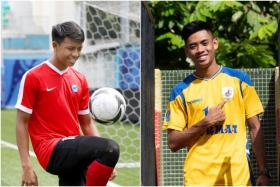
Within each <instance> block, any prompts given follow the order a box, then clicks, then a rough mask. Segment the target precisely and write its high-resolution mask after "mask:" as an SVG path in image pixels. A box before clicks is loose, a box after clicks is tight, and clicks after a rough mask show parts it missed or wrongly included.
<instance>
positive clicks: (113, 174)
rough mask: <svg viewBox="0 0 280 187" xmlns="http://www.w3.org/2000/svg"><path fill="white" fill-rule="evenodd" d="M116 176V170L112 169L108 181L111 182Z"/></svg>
mask: <svg viewBox="0 0 280 187" xmlns="http://www.w3.org/2000/svg"><path fill="white" fill-rule="evenodd" d="M116 176H117V170H116V169H115V168H114V170H113V172H112V174H111V176H110V178H109V180H110V181H111V180H113V179H114V178H115V177H116Z"/></svg>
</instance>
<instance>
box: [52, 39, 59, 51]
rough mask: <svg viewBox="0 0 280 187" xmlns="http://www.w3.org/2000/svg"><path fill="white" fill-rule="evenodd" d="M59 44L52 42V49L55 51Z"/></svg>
mask: <svg viewBox="0 0 280 187" xmlns="http://www.w3.org/2000/svg"><path fill="white" fill-rule="evenodd" d="M58 45H59V44H58V43H57V42H56V41H52V47H53V49H54V50H55V49H56V48H57V46H58Z"/></svg>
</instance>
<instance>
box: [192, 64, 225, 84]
mask: <svg viewBox="0 0 280 187" xmlns="http://www.w3.org/2000/svg"><path fill="white" fill-rule="evenodd" d="M222 69H223V66H222V65H221V67H220V68H219V70H218V71H217V72H216V73H214V75H212V77H210V78H208V79H207V78H202V77H199V76H197V75H195V74H194V73H193V74H192V75H193V76H194V77H195V78H197V79H201V80H205V81H208V80H210V79H214V78H215V77H216V76H217V75H218V74H219V73H220V72H221V71H222Z"/></svg>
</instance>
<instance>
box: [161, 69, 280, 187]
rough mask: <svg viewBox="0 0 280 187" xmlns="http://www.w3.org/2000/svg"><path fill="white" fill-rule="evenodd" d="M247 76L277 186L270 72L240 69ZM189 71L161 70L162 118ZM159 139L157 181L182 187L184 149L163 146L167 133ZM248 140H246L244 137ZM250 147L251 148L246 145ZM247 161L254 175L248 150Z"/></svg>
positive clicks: (271, 70) (256, 172) (268, 164)
mask: <svg viewBox="0 0 280 187" xmlns="http://www.w3.org/2000/svg"><path fill="white" fill-rule="evenodd" d="M243 71H245V72H247V73H248V74H249V76H250V77H251V80H252V82H253V85H254V86H255V88H256V90H257V93H258V95H259V97H260V99H261V101H262V104H263V106H264V109H265V112H264V114H263V115H262V116H261V124H262V128H263V133H264V138H265V152H266V162H267V167H268V168H270V170H271V172H272V176H273V177H272V179H271V180H270V185H277V184H278V183H277V180H278V179H277V178H278V177H277V167H278V166H277V148H276V126H275V97H274V93H275V90H274V69H243ZM192 72H193V71H191V70H178V71H161V77H162V106H163V109H162V119H163V118H164V114H165V111H166V105H167V102H168V99H169V95H170V92H171V89H172V88H173V86H174V85H176V84H177V83H178V82H180V81H182V80H183V79H184V78H185V77H186V76H187V75H189V74H191V73H192ZM162 132H163V133H162V139H161V170H162V172H161V175H162V176H161V180H162V181H161V182H162V185H168V186H169V185H170V186H171V185H172V186H173V185H179V186H181V185H183V165H184V158H185V156H186V154H187V152H186V150H180V151H178V152H176V153H172V152H171V151H170V150H169V148H168V145H167V131H166V130H163V131H162ZM248 139H249V140H250V137H249V136H248ZM250 147H251V146H250ZM250 152H251V160H252V163H253V164H252V166H253V170H254V173H255V176H258V169H257V163H256V158H255V156H254V154H252V153H253V151H252V148H251V150H250Z"/></svg>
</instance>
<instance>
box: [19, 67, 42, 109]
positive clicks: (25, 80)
mask: <svg viewBox="0 0 280 187" xmlns="http://www.w3.org/2000/svg"><path fill="white" fill-rule="evenodd" d="M37 93H38V81H37V79H36V77H35V76H33V74H31V73H28V72H26V73H25V74H24V75H23V77H22V79H21V82H20V88H19V93H18V99H17V103H16V106H15V107H16V108H17V109H19V110H22V111H24V112H26V113H29V114H32V112H33V106H34V103H35V101H36V96H37Z"/></svg>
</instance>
